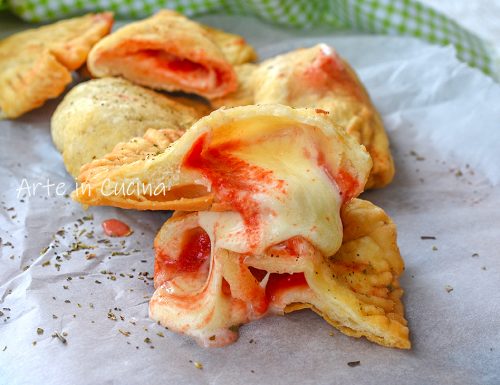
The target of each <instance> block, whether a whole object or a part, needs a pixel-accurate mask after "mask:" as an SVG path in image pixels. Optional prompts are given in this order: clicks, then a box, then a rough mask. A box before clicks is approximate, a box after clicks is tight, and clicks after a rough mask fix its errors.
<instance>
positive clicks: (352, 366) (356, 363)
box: [347, 361, 361, 368]
mask: <svg viewBox="0 0 500 385" xmlns="http://www.w3.org/2000/svg"><path fill="white" fill-rule="evenodd" d="M347 365H348V366H350V367H351V368H354V367H356V366H359V365H361V361H350V362H348V363H347Z"/></svg>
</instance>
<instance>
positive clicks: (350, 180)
mask: <svg viewBox="0 0 500 385" xmlns="http://www.w3.org/2000/svg"><path fill="white" fill-rule="evenodd" d="M317 162H318V166H320V167H321V168H322V169H323V171H324V172H325V174H326V175H327V176H328V179H330V180H331V181H332V182H333V183H335V184H336V185H337V187H338V190H339V194H340V196H341V197H342V201H343V202H348V201H350V200H351V199H352V198H354V197H355V196H357V195H358V193H359V191H360V188H361V186H360V182H359V180H357V179H356V178H355V177H354V176H352V175H351V174H350V173H348V172H347V171H346V170H345V169H339V170H337V172H334V171H333V170H332V169H331V168H330V166H329V165H328V163H327V162H326V159H325V154H324V153H322V152H321V151H318V158H317Z"/></svg>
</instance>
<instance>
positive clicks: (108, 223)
mask: <svg viewBox="0 0 500 385" xmlns="http://www.w3.org/2000/svg"><path fill="white" fill-rule="evenodd" d="M102 229H103V230H104V234H106V235H108V236H110V237H126V236H129V235H130V234H132V230H131V229H130V227H129V226H128V225H127V224H126V223H124V222H122V221H120V220H118V219H114V218H112V219H106V220H105V221H104V222H102Z"/></svg>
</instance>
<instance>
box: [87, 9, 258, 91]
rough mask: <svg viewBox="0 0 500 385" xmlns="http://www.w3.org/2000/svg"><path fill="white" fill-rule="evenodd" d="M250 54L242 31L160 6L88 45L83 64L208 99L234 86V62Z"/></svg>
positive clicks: (252, 55)
mask: <svg viewBox="0 0 500 385" xmlns="http://www.w3.org/2000/svg"><path fill="white" fill-rule="evenodd" d="M255 58H256V54H255V51H254V50H253V48H252V47H251V46H250V45H248V44H247V43H246V42H245V40H244V39H243V38H242V37H241V36H238V35H233V34H229V33H226V32H223V31H220V30H217V29H215V28H210V27H206V26H204V25H201V24H199V23H196V22H194V21H191V20H189V19H187V18H186V17H184V16H183V15H181V14H178V13H176V12H174V11H169V10H162V11H160V12H158V13H156V14H155V15H154V16H152V17H150V18H148V19H145V20H142V21H138V22H135V23H131V24H129V25H127V26H125V27H123V28H121V29H119V30H118V31H116V32H115V33H113V34H111V35H110V36H108V37H107V38H106V39H103V41H101V42H100V43H99V44H97V45H96V46H95V47H94V49H92V51H91V53H90V55H89V60H88V67H89V70H90V72H91V73H92V74H93V75H94V76H96V77H105V76H122V77H124V78H127V79H129V80H131V81H133V82H135V83H138V84H141V85H144V86H148V87H151V88H155V89H161V90H167V91H183V92H188V93H194V94H197V95H200V96H203V97H205V98H208V99H212V98H216V97H220V96H223V95H225V94H227V93H230V92H232V91H234V90H236V88H237V85H238V83H237V78H236V73H235V72H234V69H233V65H237V64H243V63H246V62H250V61H253V60H254V59H255Z"/></svg>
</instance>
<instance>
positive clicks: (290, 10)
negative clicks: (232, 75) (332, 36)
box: [0, 0, 498, 77]
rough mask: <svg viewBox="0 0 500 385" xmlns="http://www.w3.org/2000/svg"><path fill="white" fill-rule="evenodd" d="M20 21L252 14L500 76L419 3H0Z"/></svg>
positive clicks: (477, 45) (486, 55)
mask: <svg viewBox="0 0 500 385" xmlns="http://www.w3.org/2000/svg"><path fill="white" fill-rule="evenodd" d="M2 4H3V6H4V7H6V8H8V9H10V10H11V11H12V12H14V13H15V14H17V15H18V16H19V17H21V18H22V19H23V20H26V21H29V22H45V21H51V20H55V19H60V18H64V17H69V16H74V15H79V14H83V13H86V12H91V11H103V10H111V11H113V12H114V13H115V15H116V17H118V18H141V17H145V16H148V15H150V14H152V13H154V12H156V11H157V10H159V9H162V8H170V9H175V10H177V11H179V12H182V13H184V14H186V15H187V16H193V15H199V14H203V13H209V12H226V13H233V14H252V15H256V16H258V17H260V18H262V19H265V20H267V21H269V22H272V23H277V24H281V25H288V26H292V27H298V28H311V27H314V26H319V25H322V26H325V25H327V26H331V27H332V28H343V29H353V30H357V31H362V32H370V33H381V34H390V35H406V36H415V37H418V38H421V39H424V40H427V41H428V42H431V43H435V44H441V45H448V44H453V45H454V46H455V48H456V51H457V56H458V57H459V58H460V59H461V60H463V61H465V62H467V63H468V64H469V65H471V66H473V67H477V68H479V69H481V70H482V71H483V72H485V73H487V74H489V75H493V76H494V77H497V76H498V73H497V70H496V67H495V63H494V60H493V58H492V57H493V50H492V47H490V46H489V45H488V44H487V43H486V42H485V41H483V40H482V39H480V38H479V37H478V36H476V35H475V34H474V33H472V32H470V31H468V30H467V29H465V28H463V27H461V26H460V25H459V24H458V23H456V22H455V21H453V20H451V19H449V18H447V17H446V16H444V15H442V14H441V13H439V12H437V11H435V10H433V9H432V8H429V7H426V6H424V5H423V4H421V3H419V2H418V1H417V0H142V1H141V0H0V8H1V6H2Z"/></svg>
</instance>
